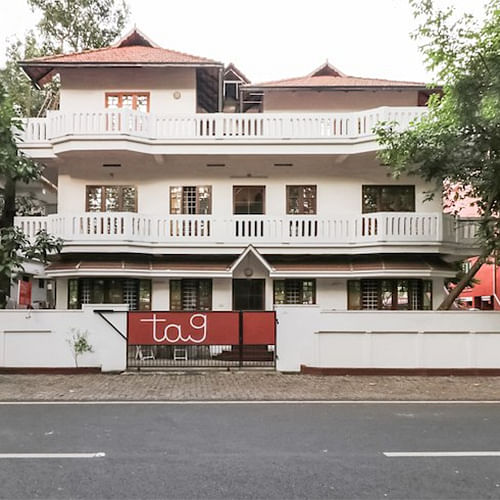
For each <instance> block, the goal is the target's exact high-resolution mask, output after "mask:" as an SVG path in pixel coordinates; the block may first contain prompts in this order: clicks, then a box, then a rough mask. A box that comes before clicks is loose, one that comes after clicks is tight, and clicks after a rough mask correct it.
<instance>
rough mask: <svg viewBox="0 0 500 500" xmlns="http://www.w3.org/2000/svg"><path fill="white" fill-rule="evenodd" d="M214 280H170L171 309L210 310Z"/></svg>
mask: <svg viewBox="0 0 500 500" xmlns="http://www.w3.org/2000/svg"><path fill="white" fill-rule="evenodd" d="M211 309H212V280H211V279H194V280H191V279H185V280H170V310H171V311H210V310H211Z"/></svg>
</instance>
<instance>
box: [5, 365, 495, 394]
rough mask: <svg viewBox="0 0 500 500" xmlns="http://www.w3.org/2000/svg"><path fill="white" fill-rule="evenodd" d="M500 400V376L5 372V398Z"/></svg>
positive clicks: (244, 372)
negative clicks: (42, 373) (13, 373)
mask: <svg viewBox="0 0 500 500" xmlns="http://www.w3.org/2000/svg"><path fill="white" fill-rule="evenodd" d="M23 400H31V401H74V400H148V401H155V400H172V401H193V400H194V401H199V400H220V401H235V400H244V401H255V400H407V401H411V400H476V401H477V400H500V377H395V376H394V377H378V376H366V377H361V376H352V377H321V376H311V375H283V374H280V373H275V372H247V371H242V372H236V371H235V372H191V373H145V372H142V373H140V374H136V373H125V374H121V375H101V374H95V375H11V374H9V375H0V401H23Z"/></svg>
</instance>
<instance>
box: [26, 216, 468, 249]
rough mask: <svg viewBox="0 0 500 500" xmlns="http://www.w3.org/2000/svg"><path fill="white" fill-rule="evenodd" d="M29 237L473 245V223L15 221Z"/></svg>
mask: <svg viewBox="0 0 500 500" xmlns="http://www.w3.org/2000/svg"><path fill="white" fill-rule="evenodd" d="M16 225H17V226H18V227H19V228H21V229H22V230H23V231H24V232H25V233H26V235H27V236H28V237H29V238H33V237H34V236H35V235H36V233H37V231H39V230H41V229H45V230H47V231H48V232H49V233H52V234H54V235H55V236H59V237H61V238H63V239H64V240H66V241H71V242H95V243H98V242H102V244H106V243H107V242H109V241H115V242H117V241H120V242H124V243H126V242H143V243H152V244H165V245H169V244H184V243H185V244H194V245H196V244H204V243H208V244H217V245H219V244H249V243H256V244H288V245H294V244H298V245H301V244H321V245H351V244H361V245H362V244H378V243H379V244H385V243H389V244H398V243H411V242H415V243H424V244H425V243H441V242H446V243H463V244H469V245H470V244H474V242H475V236H476V225H475V223H474V221H472V220H466V221H463V222H462V221H460V220H457V219H455V218H453V217H452V216H450V215H446V214H441V213H407V212H401V213H400V212H378V213H373V214H363V215H361V214H358V215H339V216H337V217H329V218H325V217H319V216H307V215H297V216H294V215H286V216H282V217H273V216H267V215H233V216H230V217H226V218H217V217H214V216H213V215H169V216H150V215H142V214H136V213H130V212H87V213H82V214H67V215H60V214H55V215H49V216H47V217H17V218H16Z"/></svg>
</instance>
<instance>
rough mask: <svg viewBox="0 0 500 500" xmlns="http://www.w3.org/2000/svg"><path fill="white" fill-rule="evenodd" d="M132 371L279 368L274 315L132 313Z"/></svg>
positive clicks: (170, 312) (271, 313)
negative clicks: (182, 368)
mask: <svg viewBox="0 0 500 500" xmlns="http://www.w3.org/2000/svg"><path fill="white" fill-rule="evenodd" d="M127 337H128V354H127V365H128V367H129V368H137V369H140V368H147V367H239V368H241V367H251V366H255V367H258V366H262V367H274V366H275V343H276V313H275V312H274V311H210V312H208V311H196V312H194V311H193V312H191V311H190V312H186V311H183V312H172V311H169V312H163V311H151V312H149V311H148V312H138V311H131V312H129V313H128V336H127Z"/></svg>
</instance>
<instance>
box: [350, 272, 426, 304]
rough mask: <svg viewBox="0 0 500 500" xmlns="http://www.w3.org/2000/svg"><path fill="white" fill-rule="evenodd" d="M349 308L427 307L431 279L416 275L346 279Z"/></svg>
mask: <svg viewBox="0 0 500 500" xmlns="http://www.w3.org/2000/svg"><path fill="white" fill-rule="evenodd" d="M347 308H348V309H350V310H359V309H372V310H430V309H432V281H430V280H419V279H367V280H355V281H354V280H353V281H348V282H347Z"/></svg>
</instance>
